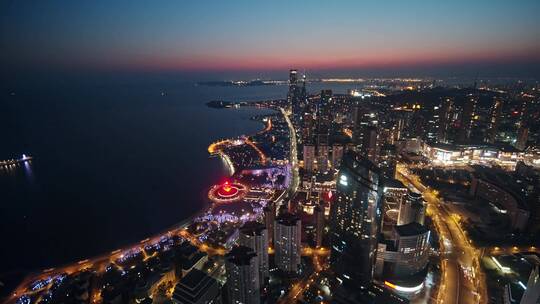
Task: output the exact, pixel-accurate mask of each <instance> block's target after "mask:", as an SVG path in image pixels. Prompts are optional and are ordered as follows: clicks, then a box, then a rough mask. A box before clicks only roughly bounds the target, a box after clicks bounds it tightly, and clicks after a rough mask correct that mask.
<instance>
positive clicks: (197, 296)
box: [171, 269, 221, 304]
mask: <svg viewBox="0 0 540 304" xmlns="http://www.w3.org/2000/svg"><path fill="white" fill-rule="evenodd" d="M171 300H172V302H173V303H175V304H209V303H214V304H219V303H221V290H220V287H219V284H218V282H217V281H216V279H214V278H212V277H210V276H209V275H207V274H206V273H204V272H203V271H201V270H198V269H192V270H191V271H190V272H188V273H187V274H186V275H185V276H183V277H182V279H180V282H178V284H176V286H174V291H173V295H172V299H171Z"/></svg>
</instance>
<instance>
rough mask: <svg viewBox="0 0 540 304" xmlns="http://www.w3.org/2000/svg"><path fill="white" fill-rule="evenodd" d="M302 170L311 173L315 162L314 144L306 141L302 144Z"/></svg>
mask: <svg viewBox="0 0 540 304" xmlns="http://www.w3.org/2000/svg"><path fill="white" fill-rule="evenodd" d="M303 149H304V153H303V154H304V170H305V171H306V172H307V173H308V174H311V173H312V172H313V169H314V168H313V167H314V163H315V145H313V144H309V143H306V144H304V147H303Z"/></svg>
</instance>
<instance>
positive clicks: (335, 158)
mask: <svg viewBox="0 0 540 304" xmlns="http://www.w3.org/2000/svg"><path fill="white" fill-rule="evenodd" d="M343 149H344V147H343V145H341V144H334V145H333V146H332V167H333V168H339V165H340V164H341V159H342V158H343Z"/></svg>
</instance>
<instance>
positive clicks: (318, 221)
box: [313, 204, 324, 247]
mask: <svg viewBox="0 0 540 304" xmlns="http://www.w3.org/2000/svg"><path fill="white" fill-rule="evenodd" d="M313 215H314V216H315V245H316V246H317V247H321V246H322V241H323V236H324V207H323V206H321V205H320V204H319V205H317V206H315V208H314V209H313Z"/></svg>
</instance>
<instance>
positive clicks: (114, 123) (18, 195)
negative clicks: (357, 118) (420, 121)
mask: <svg viewBox="0 0 540 304" xmlns="http://www.w3.org/2000/svg"><path fill="white" fill-rule="evenodd" d="M320 89H321V87H320V86H316V87H311V88H309V90H310V91H313V92H314V91H317V90H320ZM286 90H287V88H286V86H260V87H208V86H196V85H195V84H194V83H189V82H178V83H175V82H174V81H169V82H167V84H159V83H156V82H153V83H151V84H145V83H144V82H139V83H137V84H123V83H117V84H114V85H112V84H111V85H103V84H101V85H99V84H91V83H84V84H80V85H59V86H53V87H47V86H40V87H25V86H24V85H22V86H19V87H17V88H16V89H11V88H8V89H5V90H3V91H2V92H1V94H2V98H1V103H0V115H1V117H0V127H1V129H0V130H1V131H2V136H1V137H0V159H7V158H13V157H18V156H20V155H21V154H23V153H24V154H27V155H31V156H32V157H33V158H34V159H33V161H32V163H31V165H29V166H18V167H17V168H16V169H14V170H9V171H8V170H5V169H3V170H2V169H0V233H1V236H2V242H1V244H2V246H1V247H2V257H3V258H2V260H1V263H0V273H1V274H3V275H11V274H14V273H27V272H30V271H34V270H39V269H44V268H49V267H54V266H57V265H60V264H65V263H69V262H72V261H78V260H81V259H85V258H88V257H92V256H94V255H98V254H101V253H105V252H109V251H111V250H115V249H117V248H119V247H121V246H125V245H129V244H131V243H134V242H137V241H139V240H141V239H144V238H146V237H149V236H151V235H153V234H155V233H158V232H160V231H163V230H165V229H167V228H168V227H170V226H172V225H174V224H176V223H178V222H180V221H182V220H183V219H186V218H188V217H190V216H191V215H192V214H194V213H195V212H197V211H198V210H199V209H200V208H201V207H202V206H204V204H205V202H206V192H207V189H208V188H209V187H210V186H211V185H212V184H213V183H215V182H217V181H219V180H220V179H221V178H222V177H223V176H224V174H226V170H225V168H224V167H223V165H222V162H221V161H220V160H219V159H216V158H209V155H208V153H207V147H208V145H209V143H211V142H212V141H214V140H217V139H221V138H226V137H233V136H238V135H241V134H251V133H254V132H256V131H258V130H260V129H262V128H263V126H262V124H260V123H258V122H255V121H251V120H250V119H249V118H250V117H251V116H253V115H256V114H261V113H263V111H262V110H256V109H240V110H233V109H212V108H208V107H207V106H206V105H205V103H206V102H208V101H210V100H215V99H220V100H258V99H273V98H284V97H285V95H286ZM340 90H341V92H342V93H343V92H345V90H346V87H340ZM162 93H163V94H162Z"/></svg>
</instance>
